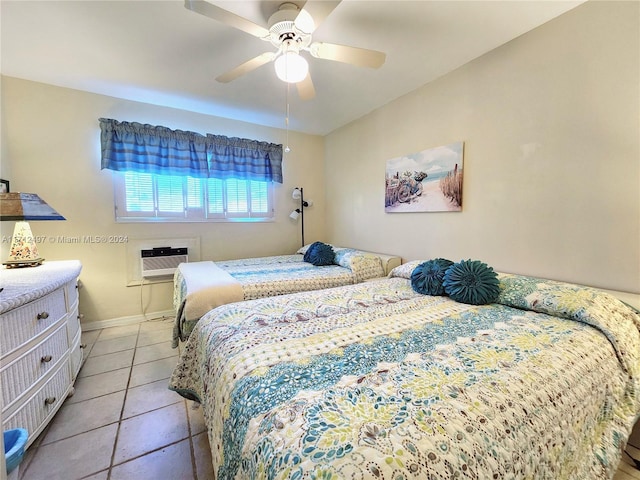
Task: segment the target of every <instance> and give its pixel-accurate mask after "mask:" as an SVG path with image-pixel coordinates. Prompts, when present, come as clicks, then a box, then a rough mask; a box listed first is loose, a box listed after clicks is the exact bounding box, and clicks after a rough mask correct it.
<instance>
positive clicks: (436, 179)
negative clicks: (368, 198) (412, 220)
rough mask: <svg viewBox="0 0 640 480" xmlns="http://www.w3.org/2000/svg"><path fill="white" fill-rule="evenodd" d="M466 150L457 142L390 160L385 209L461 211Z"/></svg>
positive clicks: (389, 211)
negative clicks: (464, 153) (464, 151)
mask: <svg viewBox="0 0 640 480" xmlns="http://www.w3.org/2000/svg"><path fill="white" fill-rule="evenodd" d="M463 150H464V143H463V142H456V143H452V144H450V145H444V146H441V147H435V148H429V149H427V150H423V151H421V152H418V153H412V154H410V155H404V156H402V157H397V158H392V159H391V160H388V161H387V170H386V178H385V202H384V211H385V212H388V213H397V212H459V211H461V210H462V177H463V172H462V167H463V165H462V163H463Z"/></svg>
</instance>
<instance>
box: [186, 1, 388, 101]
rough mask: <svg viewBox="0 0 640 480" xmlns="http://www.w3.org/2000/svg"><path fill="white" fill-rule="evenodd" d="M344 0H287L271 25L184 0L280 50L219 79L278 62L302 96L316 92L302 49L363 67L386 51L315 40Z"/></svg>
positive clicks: (374, 64)
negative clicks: (301, 3)
mask: <svg viewBox="0 0 640 480" xmlns="http://www.w3.org/2000/svg"><path fill="white" fill-rule="evenodd" d="M340 1H341V0H334V1H330V0H315V1H314V0H308V1H307V2H306V3H305V4H304V8H303V9H300V8H299V7H298V6H297V5H296V4H295V3H291V2H285V3H282V4H281V5H280V7H279V8H278V10H277V11H276V12H275V13H274V14H273V15H271V17H269V21H268V28H265V27H263V26H261V25H258V24H256V23H254V22H252V21H250V20H248V19H246V18H244V17H241V16H239V15H236V14H235V13H232V12H230V11H228V10H225V9H224V8H221V7H218V6H216V5H214V4H212V3H209V2H206V1H204V0H185V2H184V6H185V8H187V9H189V10H191V11H193V12H196V13H199V14H201V15H205V16H207V17H209V18H212V19H214V20H217V21H219V22H222V23H226V24H227V25H229V26H232V27H234V28H237V29H239V30H242V31H244V32H247V33H249V34H251V35H253V36H254V37H258V38H259V39H261V40H264V41H267V42H270V43H271V44H272V45H273V46H274V47H275V48H276V49H277V50H276V51H275V52H273V51H272V52H265V53H263V54H261V55H258V56H257V57H255V58H252V59H251V60H248V61H246V62H244V63H242V64H241V65H239V66H237V67H235V68H234V69H232V70H230V71H228V72H226V73H223V74H222V75H220V76H218V77H217V78H216V80H217V81H219V82H222V83H227V82H230V81H232V80H235V79H236V78H238V77H240V76H242V75H244V74H246V73H249V72H250V71H252V70H255V69H256V68H258V67H260V66H262V65H264V64H266V63H269V62H271V61H274V62H275V69H276V75H278V78H280V79H281V80H282V81H284V82H288V83H295V84H296V86H297V88H298V94H299V95H300V98H302V99H304V100H307V99H310V98H313V97H314V96H315V88H314V86H313V82H312V81H311V76H310V74H309V72H308V70H309V65H308V63H307V61H306V60H305V58H304V57H303V56H302V55H300V52H302V51H305V52H309V53H310V54H311V56H313V57H315V58H322V59H325V60H335V61H338V62H343V63H349V64H352V65H358V66H362V67H371V68H378V67H380V66H381V65H382V64H383V63H384V61H385V56H386V55H385V54H384V53H383V52H378V51H375V50H367V49H364V48H357V47H349V46H345V45H336V44H334V43H324V42H312V41H311V36H312V34H313V32H314V31H315V29H316V28H317V27H318V26H319V25H320V23H322V21H323V20H324V19H325V18H327V17H328V16H329V14H330V13H331V12H332V11H333V10H334V9H335V8H336V7H337V6H338V4H339V3H340Z"/></svg>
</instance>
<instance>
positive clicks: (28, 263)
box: [2, 258, 44, 268]
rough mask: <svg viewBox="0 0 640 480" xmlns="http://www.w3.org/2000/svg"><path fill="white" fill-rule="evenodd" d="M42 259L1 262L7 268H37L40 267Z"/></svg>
mask: <svg viewBox="0 0 640 480" xmlns="http://www.w3.org/2000/svg"><path fill="white" fill-rule="evenodd" d="M42 262H44V258H36V259H34V260H7V261H6V262H2V264H3V265H6V267H7V268H22V267H37V266H38V265H42Z"/></svg>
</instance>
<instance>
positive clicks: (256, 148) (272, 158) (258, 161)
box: [207, 134, 282, 183]
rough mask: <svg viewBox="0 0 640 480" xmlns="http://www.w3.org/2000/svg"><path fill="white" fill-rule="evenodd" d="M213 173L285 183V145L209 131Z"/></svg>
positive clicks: (229, 176) (210, 174) (214, 175)
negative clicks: (283, 168) (283, 169)
mask: <svg viewBox="0 0 640 480" xmlns="http://www.w3.org/2000/svg"><path fill="white" fill-rule="evenodd" d="M207 151H208V152H209V153H210V154H211V157H210V160H209V176H210V177H215V178H247V179H251V180H264V179H267V178H268V179H270V180H273V181H274V182H278V183H282V145H276V144H274V143H267V142H258V141H256V140H248V139H246V138H235V137H233V138H229V137H225V136H223V135H212V134H207Z"/></svg>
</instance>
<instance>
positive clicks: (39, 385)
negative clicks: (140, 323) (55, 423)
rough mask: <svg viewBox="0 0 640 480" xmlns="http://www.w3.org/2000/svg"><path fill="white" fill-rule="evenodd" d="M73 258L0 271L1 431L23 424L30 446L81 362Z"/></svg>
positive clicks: (58, 404)
mask: <svg viewBox="0 0 640 480" xmlns="http://www.w3.org/2000/svg"><path fill="white" fill-rule="evenodd" d="M81 269H82V265H81V263H80V262H79V261H78V260H68V261H57V262H46V263H44V264H42V266H41V268H38V269H31V268H29V269H6V268H5V269H2V270H0V273H1V276H0V283H1V286H2V287H3V290H2V293H0V382H1V385H2V390H1V395H2V415H1V417H2V429H3V430H9V429H13V428H25V429H27V431H28V432H29V440H28V442H27V446H29V445H30V444H31V443H32V442H33V441H34V440H35V439H36V437H37V436H38V435H39V434H40V433H41V432H42V430H43V429H44V428H45V426H46V425H47V424H48V423H49V421H51V419H52V418H53V416H54V415H55V413H56V412H57V411H58V409H59V408H60V407H61V406H62V403H63V402H64V400H65V398H66V397H67V396H68V395H70V394H73V384H74V382H75V379H76V376H77V375H78V371H79V370H80V367H81V365H82V359H83V353H82V348H83V346H82V345H81V344H80V335H81V328H80V315H79V314H78V276H79V275H80V270H81Z"/></svg>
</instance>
